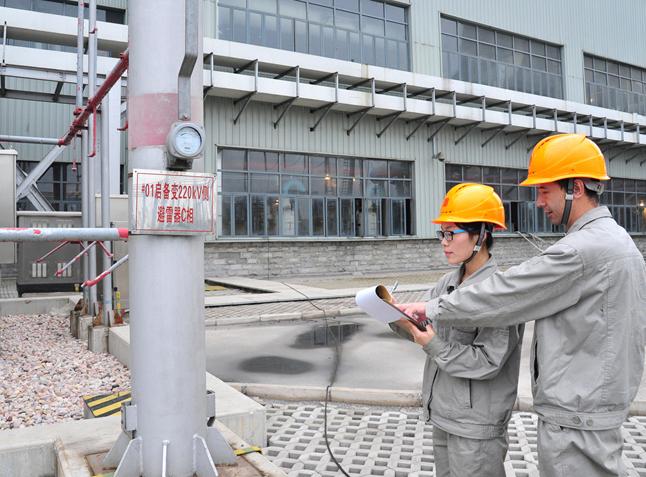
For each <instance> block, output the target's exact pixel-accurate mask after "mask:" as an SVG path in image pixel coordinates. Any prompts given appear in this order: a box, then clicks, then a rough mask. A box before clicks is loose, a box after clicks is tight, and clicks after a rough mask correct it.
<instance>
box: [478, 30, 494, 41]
mask: <svg viewBox="0 0 646 477" xmlns="http://www.w3.org/2000/svg"><path fill="white" fill-rule="evenodd" d="M478 41H484V42H487V43H496V35H495V33H494V31H493V30H490V29H489V28H483V27H478Z"/></svg>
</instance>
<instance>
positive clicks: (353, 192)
mask: <svg viewBox="0 0 646 477" xmlns="http://www.w3.org/2000/svg"><path fill="white" fill-rule="evenodd" d="M362 185H363V181H362V180H361V179H355V178H352V179H338V191H339V195H340V196H344V197H361V196H362V195H363V191H362V190H361V189H362Z"/></svg>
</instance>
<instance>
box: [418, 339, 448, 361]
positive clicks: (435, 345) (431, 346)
mask: <svg viewBox="0 0 646 477" xmlns="http://www.w3.org/2000/svg"><path fill="white" fill-rule="evenodd" d="M445 346H446V341H444V340H443V339H441V338H440V337H439V336H437V335H435V336H433V339H432V340H431V341H429V342H428V343H426V345H425V346H424V347H423V349H424V352H425V353H426V354H427V355H428V356H429V357H430V358H435V357H436V356H437V355H438V354H440V351H442V350H443V349H444V348H445Z"/></svg>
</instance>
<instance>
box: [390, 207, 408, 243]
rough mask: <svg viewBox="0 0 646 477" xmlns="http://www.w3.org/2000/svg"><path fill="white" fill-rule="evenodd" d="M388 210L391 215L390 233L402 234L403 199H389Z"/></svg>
mask: <svg viewBox="0 0 646 477" xmlns="http://www.w3.org/2000/svg"><path fill="white" fill-rule="evenodd" d="M390 210H391V216H392V220H391V225H390V233H391V234H393V235H404V230H405V228H404V201H403V200H393V201H391V206H390Z"/></svg>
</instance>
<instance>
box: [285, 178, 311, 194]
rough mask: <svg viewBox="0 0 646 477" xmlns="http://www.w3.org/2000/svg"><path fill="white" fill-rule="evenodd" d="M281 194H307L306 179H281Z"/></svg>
mask: <svg viewBox="0 0 646 477" xmlns="http://www.w3.org/2000/svg"><path fill="white" fill-rule="evenodd" d="M281 184H282V185H281V189H280V190H281V193H282V194H290V195H291V194H297V195H301V194H308V193H309V186H308V184H307V177H303V176H287V175H284V176H282V177H281Z"/></svg>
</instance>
